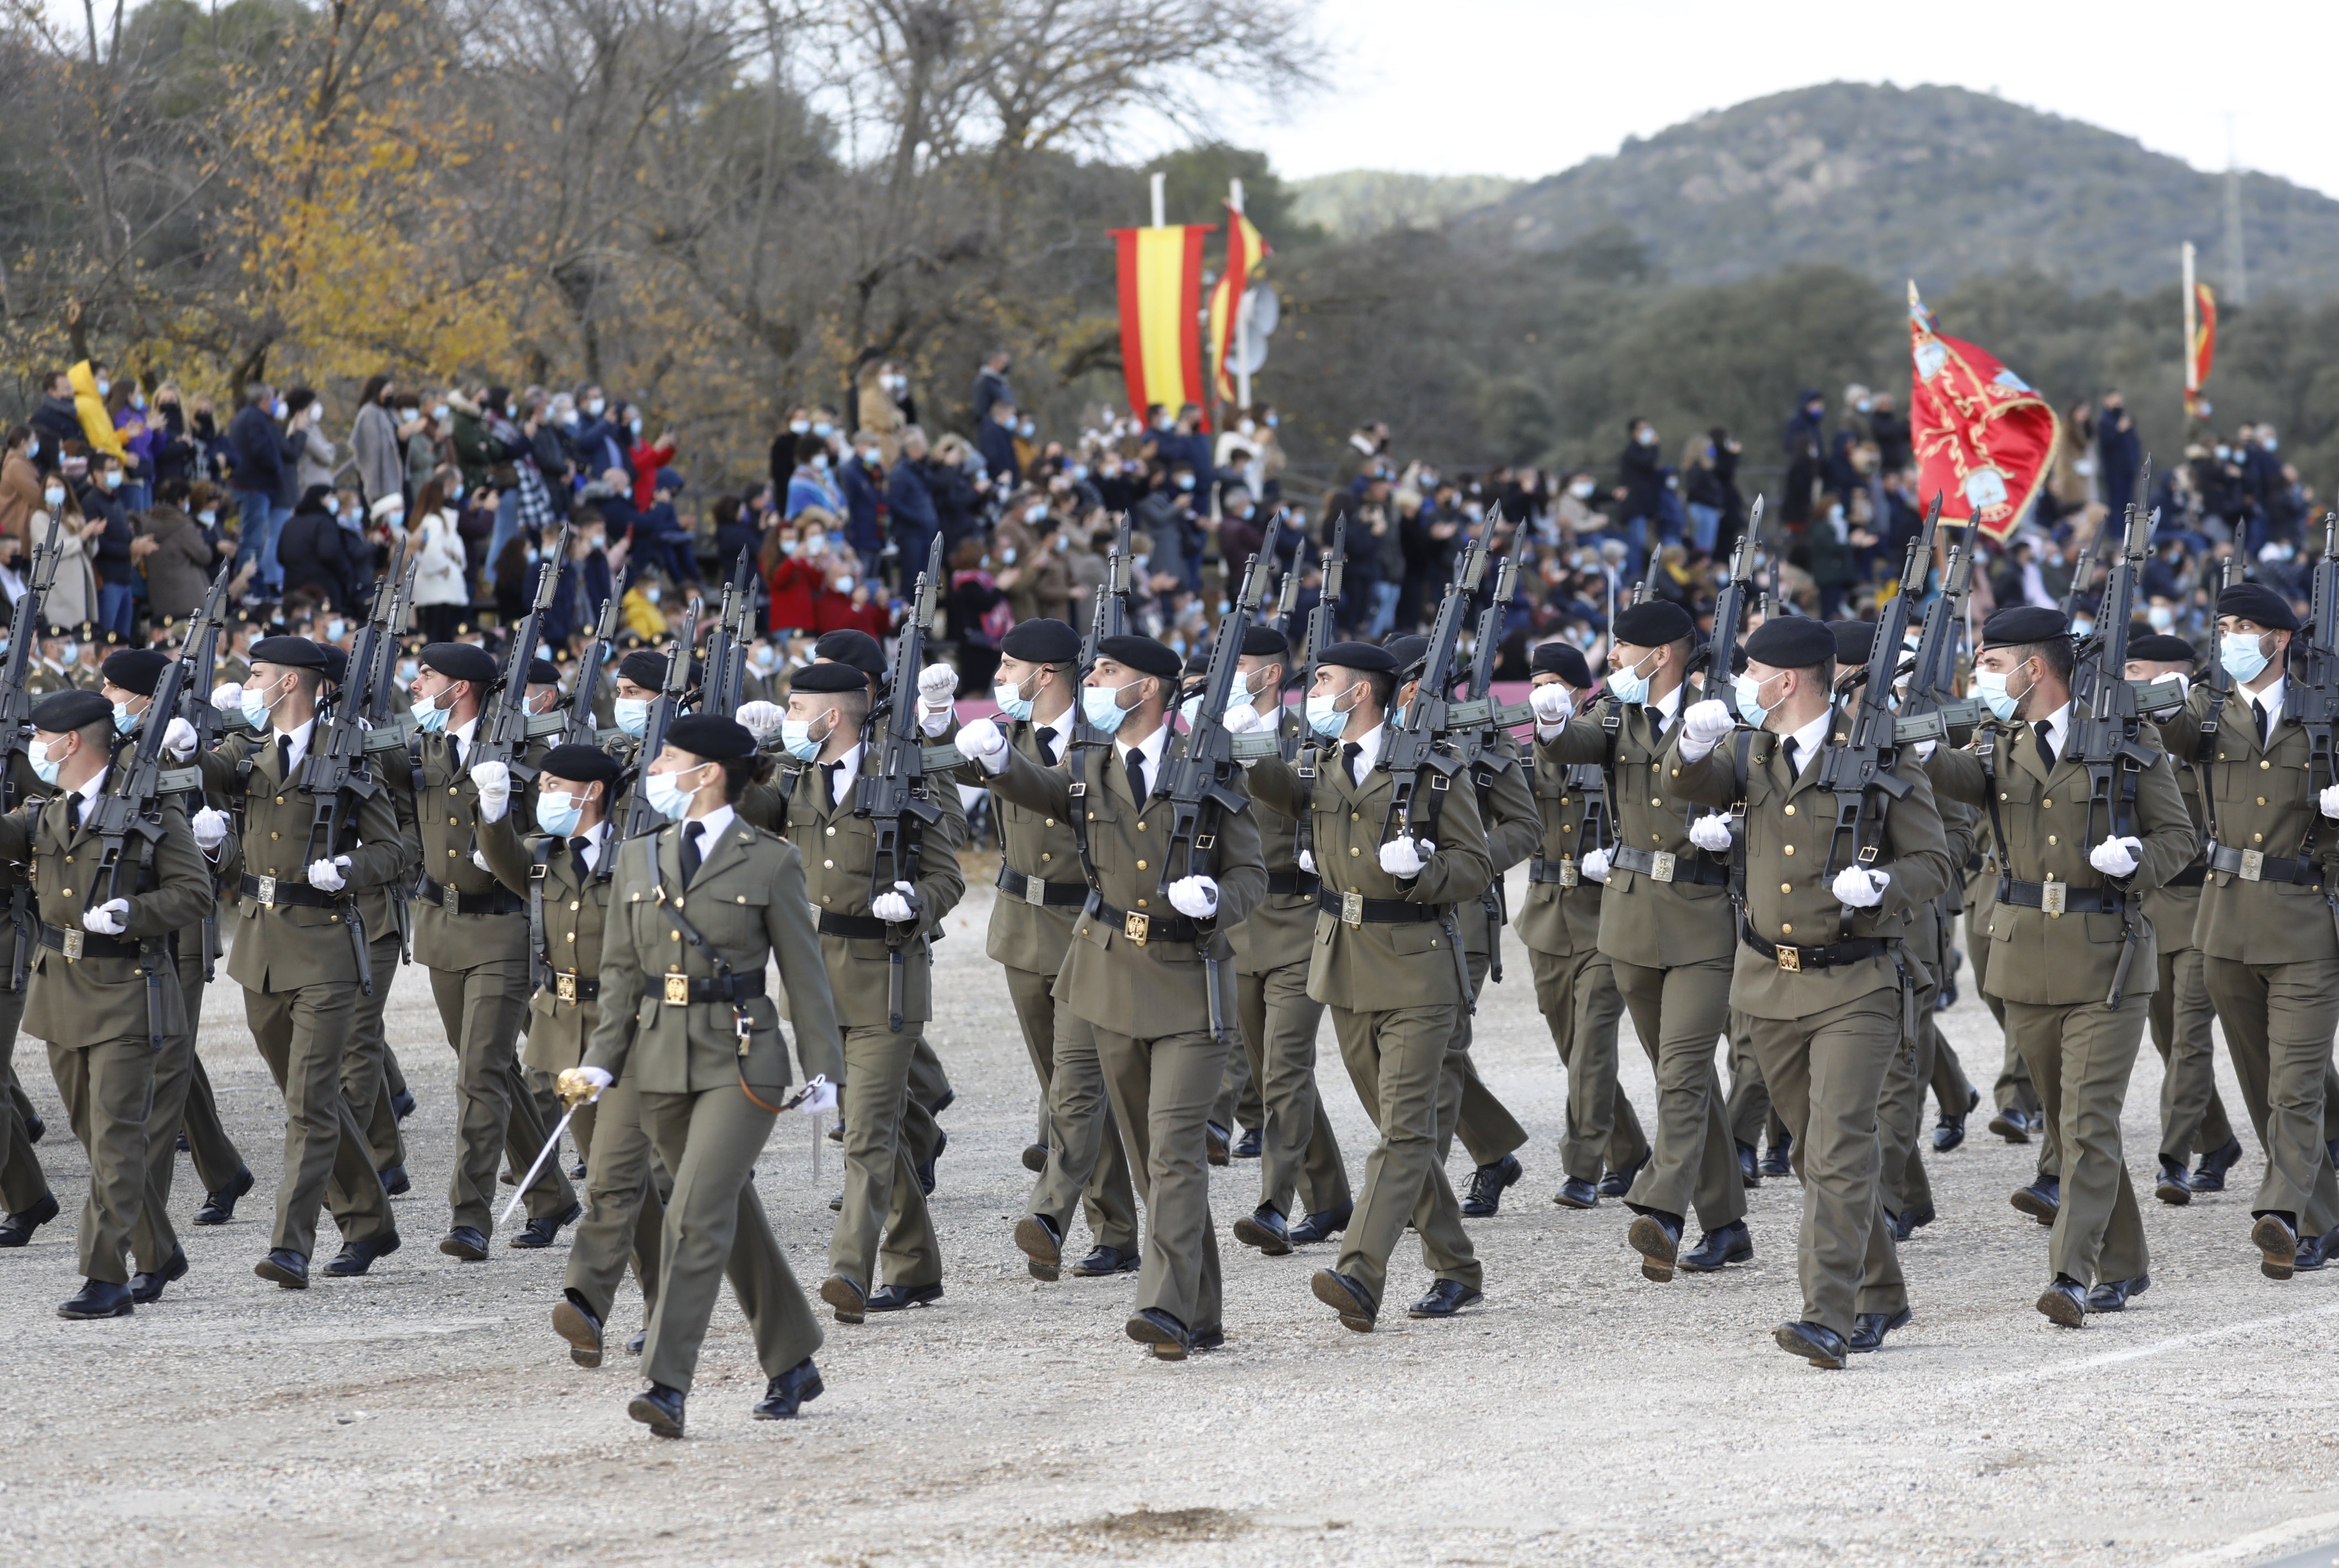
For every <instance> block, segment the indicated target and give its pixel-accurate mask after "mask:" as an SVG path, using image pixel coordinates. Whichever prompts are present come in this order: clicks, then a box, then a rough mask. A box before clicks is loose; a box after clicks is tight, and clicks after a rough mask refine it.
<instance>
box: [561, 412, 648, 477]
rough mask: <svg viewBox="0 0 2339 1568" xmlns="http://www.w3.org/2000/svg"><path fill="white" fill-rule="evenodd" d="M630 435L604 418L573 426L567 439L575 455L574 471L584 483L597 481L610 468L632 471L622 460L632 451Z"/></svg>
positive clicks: (624, 429) (629, 431)
mask: <svg viewBox="0 0 2339 1568" xmlns="http://www.w3.org/2000/svg"><path fill="white" fill-rule="evenodd" d="M632 436H633V432H632V431H631V430H628V429H626V427H625V426H623V425H617V424H612V423H611V422H610V421H609V420H607V419H587V420H586V421H585V422H584V423H583V424H581V425H579V426H577V432H576V434H574V435H572V436H570V437H569V438H568V447H569V449H570V450H571V451H573V452H575V453H576V454H577V472H578V473H580V474H582V475H583V476H584V478H585V479H586V481H587V483H590V482H591V481H593V480H595V479H597V478H600V477H601V476H602V475H604V474H606V473H607V472H608V471H609V470H610V469H611V468H624V469H625V470H626V472H627V473H629V474H630V473H632V472H633V471H634V470H633V469H632V468H630V467H629V466H628V465H627V460H626V454H627V452H629V451H631V450H632V449H633V440H632Z"/></svg>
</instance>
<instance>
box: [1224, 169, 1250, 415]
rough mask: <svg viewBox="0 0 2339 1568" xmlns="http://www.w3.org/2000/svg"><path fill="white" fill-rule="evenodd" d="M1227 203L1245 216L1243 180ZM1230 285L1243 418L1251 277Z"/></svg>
mask: <svg viewBox="0 0 2339 1568" xmlns="http://www.w3.org/2000/svg"><path fill="white" fill-rule="evenodd" d="M1227 205H1228V206H1229V207H1232V208H1233V209H1234V210H1235V213H1236V215H1237V216H1238V217H1239V216H1241V214H1242V210H1243V188H1242V182H1241V181H1240V180H1229V181H1228V182H1227ZM1243 260H1244V261H1245V262H1246V263H1247V262H1248V261H1250V258H1249V257H1248V256H1245V257H1244V258H1243ZM1228 286H1229V288H1230V289H1231V290H1232V291H1233V292H1234V297H1235V298H1234V307H1235V330H1234V332H1233V342H1232V347H1233V349H1234V354H1235V417H1236V418H1237V419H1240V418H1241V417H1242V416H1243V415H1244V413H1246V412H1247V411H1248V409H1249V408H1250V360H1249V358H1248V355H1246V354H1245V353H1244V352H1243V345H1244V343H1245V342H1246V341H1247V340H1246V339H1245V337H1244V335H1243V333H1244V329H1246V328H1248V326H1249V325H1250V280H1249V279H1248V278H1237V279H1236V280H1234V281H1233V282H1232V283H1230V284H1229V285H1228Z"/></svg>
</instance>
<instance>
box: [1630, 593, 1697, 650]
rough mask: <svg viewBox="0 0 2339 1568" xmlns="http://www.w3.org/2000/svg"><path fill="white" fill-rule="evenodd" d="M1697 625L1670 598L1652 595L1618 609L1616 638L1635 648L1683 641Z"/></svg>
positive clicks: (1656, 646)
mask: <svg viewBox="0 0 2339 1568" xmlns="http://www.w3.org/2000/svg"><path fill="white" fill-rule="evenodd" d="M1695 628H1696V623H1695V622H1693V621H1692V620H1691V619H1690V618H1689V612H1688V611H1687V610H1685V609H1683V608H1682V607H1681V606H1679V605H1677V604H1675V603H1673V601H1672V600H1671V599H1651V600H1650V601H1649V602H1648V603H1647V604H1644V605H1634V606H1633V607H1632V608H1630V609H1627V610H1619V611H1617V612H1616V626H1615V630H1614V641H1617V642H1620V643H1630V644H1632V645H1633V646H1634V647H1636V648H1660V647H1663V646H1665V645H1666V644H1667V643H1677V642H1679V641H1681V640H1682V638H1683V637H1685V636H1689V635H1690V633H1691V632H1692V631H1693V630H1694V629H1695Z"/></svg>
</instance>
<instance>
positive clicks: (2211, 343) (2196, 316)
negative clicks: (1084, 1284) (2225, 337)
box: [2185, 283, 2217, 416]
mask: <svg viewBox="0 0 2339 1568" xmlns="http://www.w3.org/2000/svg"><path fill="white" fill-rule="evenodd" d="M2192 316H2193V319H2192V321H2189V322H2187V323H2186V324H2187V325H2188V326H2190V327H2191V328H2192V329H2193V340H2192V341H2191V342H2190V343H2188V344H2186V347H2185V412H2186V414H2187V415H2192V416H2198V415H2199V413H2200V412H2201V389H2202V388H2204V387H2206V386H2207V385H2208V384H2209V366H2210V365H2211V363H2213V362H2214V361H2215V360H2216V357H2217V299H2216V295H2214V294H2212V293H2210V292H2209V285H2208V284H2206V283H2196V284H2194V285H2193V311H2192Z"/></svg>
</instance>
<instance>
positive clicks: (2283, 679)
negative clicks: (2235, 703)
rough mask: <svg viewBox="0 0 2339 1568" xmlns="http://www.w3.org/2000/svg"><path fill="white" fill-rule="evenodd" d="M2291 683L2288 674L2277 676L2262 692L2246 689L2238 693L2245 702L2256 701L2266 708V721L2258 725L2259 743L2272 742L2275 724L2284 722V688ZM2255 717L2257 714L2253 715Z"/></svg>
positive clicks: (2263, 744) (2262, 744)
mask: <svg viewBox="0 0 2339 1568" xmlns="http://www.w3.org/2000/svg"><path fill="white" fill-rule="evenodd" d="M2288 684H2289V677H2288V676H2275V677H2274V679H2273V680H2272V681H2271V682H2269V683H2268V684H2267V685H2266V689H2265V690H2264V691H2262V692H2253V691H2244V692H2241V693H2239V694H2237V695H2239V696H2240V697H2241V699H2242V700H2243V701H2244V702H2245V703H2255V704H2257V705H2259V706H2260V707H2262V708H2264V709H2265V723H2264V724H2262V725H2258V745H2260V746H2265V745H2269V744H2270V743H2271V742H2272V739H2273V736H2274V726H2275V725H2278V724H2280V723H2282V688H2283V687H2284V686H2285V685H2288ZM2252 716H2253V718H2255V715H2252Z"/></svg>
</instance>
